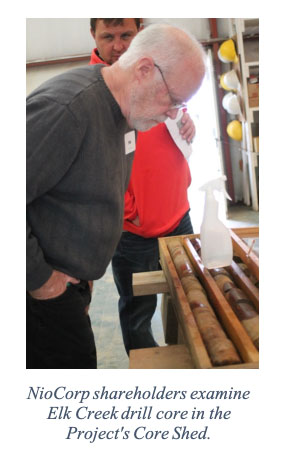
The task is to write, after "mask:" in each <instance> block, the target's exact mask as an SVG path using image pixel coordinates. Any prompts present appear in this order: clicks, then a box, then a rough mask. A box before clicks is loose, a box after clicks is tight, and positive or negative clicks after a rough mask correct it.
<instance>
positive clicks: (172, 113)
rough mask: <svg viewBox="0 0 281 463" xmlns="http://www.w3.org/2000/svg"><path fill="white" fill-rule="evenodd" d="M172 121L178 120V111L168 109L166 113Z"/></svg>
mask: <svg viewBox="0 0 281 463" xmlns="http://www.w3.org/2000/svg"><path fill="white" fill-rule="evenodd" d="M165 114H166V115H167V116H168V117H169V118H170V119H176V117H177V114H178V109H177V108H173V109H168V111H166V113H165Z"/></svg>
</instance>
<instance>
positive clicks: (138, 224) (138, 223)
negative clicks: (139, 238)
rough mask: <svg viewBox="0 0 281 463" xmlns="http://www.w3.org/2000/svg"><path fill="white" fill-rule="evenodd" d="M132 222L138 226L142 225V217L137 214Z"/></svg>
mask: <svg viewBox="0 0 281 463" xmlns="http://www.w3.org/2000/svg"><path fill="white" fill-rule="evenodd" d="M132 223H133V224H134V225H136V226H137V227H139V226H140V218H139V216H138V215H137V216H136V218H135V219H134V220H132Z"/></svg>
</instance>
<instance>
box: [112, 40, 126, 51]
mask: <svg viewBox="0 0 281 463" xmlns="http://www.w3.org/2000/svg"><path fill="white" fill-rule="evenodd" d="M123 47H124V45H123V43H122V40H120V39H115V40H114V44H113V48H114V50H116V51H121V50H123Z"/></svg>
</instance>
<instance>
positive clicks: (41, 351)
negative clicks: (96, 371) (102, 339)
mask: <svg viewBox="0 0 281 463" xmlns="http://www.w3.org/2000/svg"><path fill="white" fill-rule="evenodd" d="M90 301H91V292H90V288H89V284H88V282H87V281H83V280H81V281H80V283H79V284H77V285H73V284H71V285H70V286H69V287H68V288H67V289H66V291H65V292H64V293H63V294H62V295H60V296H58V297H56V298H54V299H47V300H38V299H34V298H32V297H31V296H30V295H29V294H28V293H27V301H26V325H27V326H26V341H27V347H26V353H27V364H26V367H27V368H44V369H46V368H71V369H73V368H97V359H96V346H95V340H94V334H93V331H92V328H91V323H90V318H89V316H88V315H87V314H86V311H85V308H86V307H87V306H88V305H89V303H90Z"/></svg>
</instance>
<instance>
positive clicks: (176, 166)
mask: <svg viewBox="0 0 281 463" xmlns="http://www.w3.org/2000/svg"><path fill="white" fill-rule="evenodd" d="M120 21H121V22H120ZM138 24H139V25H140V21H139V22H137V20H136V19H132V18H127V19H91V26H92V29H91V33H92V35H93V37H94V39H95V41H96V45H97V48H95V49H94V50H93V52H92V56H91V61H90V64H97V63H103V62H105V63H106V64H112V63H113V62H115V61H117V60H118V59H119V58H120V57H121V56H122V55H123V53H124V52H125V51H126V50H127V48H128V47H129V45H130V43H131V41H132V39H133V37H134V36H135V35H136V34H137V33H138V30H139V26H138ZM121 61H122V59H121ZM160 69H161V68H160ZM181 131H182V136H183V138H185V139H186V140H187V141H189V142H190V141H191V140H192V138H193V137H194V134H195V128H194V124H193V122H192V120H191V119H190V117H189V115H188V114H184V115H183V117H182V128H181ZM190 183H191V175H190V170H189V166H188V163H187V161H186V159H185V158H184V156H183V154H182V153H181V151H180V150H179V148H178V147H177V146H176V144H175V143H174V141H173V139H172V138H171V136H170V134H169V132H168V129H167V127H166V125H165V124H164V123H160V124H159V125H157V126H156V127H154V128H152V129H151V130H148V131H147V132H140V133H139V134H138V138H137V144H136V152H135V158H134V163H133V170H132V175H131V179H130V183H129V186H128V189H127V191H126V195H125V211H124V218H125V220H124V226H123V228H124V231H123V234H122V238H121V240H120V243H119V245H118V247H117V249H116V252H115V254H114V256H113V259H112V269H113V276H114V280H115V283H116V286H117V289H118V292H119V295H120V299H119V316H120V323H121V329H122V335H123V340H124V345H125V349H126V351H127V353H129V351H130V349H137V348H144V347H154V346H157V343H156V341H155V339H154V337H153V333H152V329H151V319H152V317H153V315H154V312H155V309H156V305H157V297H156V295H150V296H137V297H136V296H133V290H132V274H133V273H138V272H145V271H153V270H158V268H159V252H158V240H157V238H158V237H159V236H167V235H180V234H190V233H193V228H192V224H191V221H190V217H189V202H188V197H187V189H188V187H189V185H190Z"/></svg>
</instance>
